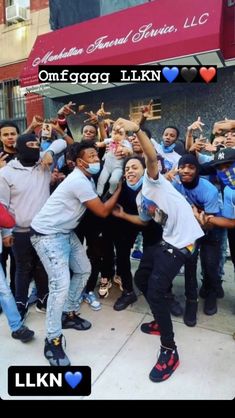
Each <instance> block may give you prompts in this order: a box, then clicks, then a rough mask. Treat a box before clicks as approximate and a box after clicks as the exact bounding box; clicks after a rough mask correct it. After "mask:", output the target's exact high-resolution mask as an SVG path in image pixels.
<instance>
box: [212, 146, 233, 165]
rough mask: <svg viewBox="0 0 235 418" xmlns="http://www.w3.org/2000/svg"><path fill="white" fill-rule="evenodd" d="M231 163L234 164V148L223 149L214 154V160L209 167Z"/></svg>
mask: <svg viewBox="0 0 235 418" xmlns="http://www.w3.org/2000/svg"><path fill="white" fill-rule="evenodd" d="M233 162H235V148H223V149H221V150H220V151H219V152H217V153H216V154H215V158H214V160H213V161H212V162H211V165H213V166H217V165H220V164H225V163H233Z"/></svg>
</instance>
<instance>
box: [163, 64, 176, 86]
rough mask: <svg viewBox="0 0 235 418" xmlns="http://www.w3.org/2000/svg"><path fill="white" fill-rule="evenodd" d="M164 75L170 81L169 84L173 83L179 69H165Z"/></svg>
mask: <svg viewBox="0 0 235 418" xmlns="http://www.w3.org/2000/svg"><path fill="white" fill-rule="evenodd" d="M162 74H163V75H164V77H165V79H166V80H167V81H169V83H172V81H174V80H175V79H176V77H177V75H178V74H179V69H178V68H177V67H172V68H169V67H164V68H163V70H162Z"/></svg>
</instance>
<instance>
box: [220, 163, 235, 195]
mask: <svg viewBox="0 0 235 418" xmlns="http://www.w3.org/2000/svg"><path fill="white" fill-rule="evenodd" d="M217 176H218V177H219V179H220V180H221V181H222V183H223V184H224V185H225V186H228V187H230V189H233V190H235V162H234V163H233V164H232V165H231V166H230V167H229V168H227V169H226V170H225V171H222V170H217Z"/></svg>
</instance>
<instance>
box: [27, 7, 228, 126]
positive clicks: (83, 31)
mask: <svg viewBox="0 0 235 418" xmlns="http://www.w3.org/2000/svg"><path fill="white" fill-rule="evenodd" d="M232 1H233V0H207V2H204V1H196V2H195V1H188V0H175V1H172V0H158V1H153V2H151V3H147V4H143V5H140V6H136V7H134V8H130V9H126V10H123V11H120V12H117V13H114V14H112V15H108V16H103V17H100V18H97V19H92V20H90V21H87V22H84V23H80V24H77V25H73V26H69V27H66V28H63V29H60V30H57V31H55V32H51V33H48V34H45V35H42V36H39V37H38V38H37V40H36V42H35V45H34V47H33V49H32V51H31V53H30V55H29V58H28V60H27V62H26V63H25V65H24V68H23V71H22V74H21V77H20V78H21V80H20V82H21V86H22V87H24V88H25V89H26V92H37V94H41V95H43V96H44V97H48V98H50V99H54V100H55V101H56V99H58V100H60V101H62V102H66V101H68V100H69V98H68V97H67V98H66V96H70V95H77V94H79V100H80V101H81V94H82V96H83V100H84V101H87V98H88V101H91V102H94V100H93V95H94V94H95V95H96V98H97V100H99V97H104V96H107V98H108V100H109V97H112V96H113V94H114V92H112V93H110V91H108V90H110V89H111V88H113V87H116V88H117V86H118V84H117V83H110V84H108V85H107V84H106V85H105V86H104V85H103V84H99V85H94V84H91V83H90V84H87V85H85V84H76V85H71V84H69V83H67V84H66V83H51V84H47V85H46V88H44V87H43V85H38V65H39V64H41V65H42V64H46V65H65V66H70V65H77V66H79V65H92V66H95V65H115V64H116V65H117V64H119V65H127V64H128V65H133V64H149V63H154V64H162V65H165V64H167V65H175V64H176V65H177V64H178V65H212V64H213V65H217V66H218V68H221V70H220V72H219V75H221V76H220V77H219V82H220V87H221V88H222V89H223V90H226V86H223V83H224V82H226V83H227V82H228V81H225V80H227V78H229V77H230V76H232V77H233V70H232V69H230V70H229V71H227V70H226V67H227V66H232V65H234V63H235V43H234V32H233V31H234V21H233V20H232V18H233V19H234V8H235V6H234V5H233V4H232ZM225 19H226V20H225ZM232 28H233V31H232ZM233 59H234V60H233ZM138 87H139V88H138V90H139V92H140V91H141V90H143V87H142V86H138ZM217 87H218V86H217ZM120 89H121V91H122V92H123V93H124V90H128V91H129V93H130V94H131V95H133V92H134V90H135V89H136V88H135V87H133V86H125V87H119V89H118V90H117V89H115V96H116V94H117V93H118V96H119V97H120V95H119V90H120ZM190 89H192V86H186V89H185V87H182V86H177V87H176V86H172V87H171V89H170V90H169V86H160V87H159V85H155V86H151V87H150V86H148V87H145V88H144V90H145V91H146V98H147V96H148V97H149V96H150V95H153V96H159V95H161V96H164V95H165V96H167V95H168V96H169V91H171V92H172V95H173V96H174V91H178V92H179V91H181V94H182V97H185V91H190ZM200 89H202V93H203V91H205V92H207V93H208V91H209V92H210V94H213V92H214V94H216V95H217V97H218V93H219V92H218V91H216V86H200V88H198V89H197V90H198V91H195V89H194V90H192V91H193V94H194V96H195V100H196V101H197V100H199V101H200V95H199V96H198V94H199V93H198V92H200ZM99 90H101V92H100V94H98V93H97V91H99ZM112 90H113V89H112ZM132 90H133V91H132ZM84 93H85V94H84ZM92 93H93V95H92ZM135 93H136V92H135ZM205 94H206V93H205ZM121 96H123V94H121ZM125 96H126V94H125ZM134 96H136V94H134ZM141 96H142V94H141ZM173 96H172V97H173ZM220 96H221V95H219V97H220ZM62 97H63V99H59V98H62ZM178 99H179V101H180V97H178ZM73 100H75V101H76V96H74V98H73ZM221 100H222V97H221ZM223 102H224V98H223ZM225 105H226V103H225ZM122 107H123V106H122ZM187 107H188V106H187ZM225 107H226V106H225ZM94 110H95V109H94ZM216 110H217V109H216ZM225 110H226V109H225V108H224V109H223V112H225ZM184 112H185V109H184ZM190 113H191V112H190ZM225 113H227V112H225ZM221 116H222V117H224V116H225V115H221ZM230 116H232V115H230ZM216 117H217V116H216ZM186 119H187V120H188V118H187V117H186Z"/></svg>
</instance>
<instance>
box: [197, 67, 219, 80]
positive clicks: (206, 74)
mask: <svg viewBox="0 0 235 418" xmlns="http://www.w3.org/2000/svg"><path fill="white" fill-rule="evenodd" d="M199 73H200V76H201V77H202V79H203V80H204V81H205V82H206V83H210V81H211V80H212V79H213V78H214V76H215V75H216V69H215V67H210V68H206V67H202V68H200V70H199Z"/></svg>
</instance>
